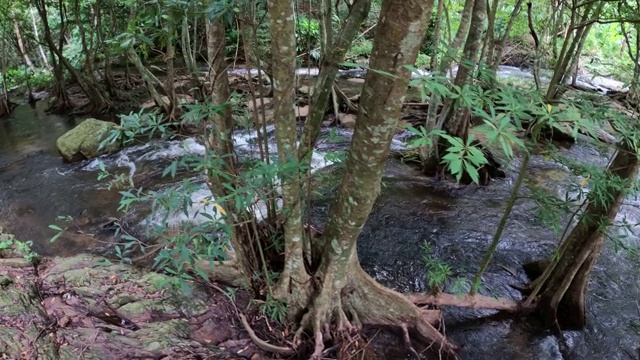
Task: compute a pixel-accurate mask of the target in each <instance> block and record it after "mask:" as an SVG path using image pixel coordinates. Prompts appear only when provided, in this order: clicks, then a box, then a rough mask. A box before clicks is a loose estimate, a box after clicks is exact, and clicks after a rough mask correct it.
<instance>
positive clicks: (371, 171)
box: [296, 0, 455, 359]
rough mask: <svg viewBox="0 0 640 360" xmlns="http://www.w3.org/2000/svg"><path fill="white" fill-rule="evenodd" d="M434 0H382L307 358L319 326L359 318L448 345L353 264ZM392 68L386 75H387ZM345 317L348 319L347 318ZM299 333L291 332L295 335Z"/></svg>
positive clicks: (343, 326)
mask: <svg viewBox="0 0 640 360" xmlns="http://www.w3.org/2000/svg"><path fill="white" fill-rule="evenodd" d="M432 9H433V1H432V0H430V1H423V0H396V1H394V0H387V1H385V2H383V4H382V10H381V14H380V21H379V22H378V26H377V29H376V37H375V40H374V45H373V52H372V55H371V63H370V67H371V68H372V69H375V70H380V72H377V71H369V72H368V73H367V77H366V80H365V84H364V88H363V92H362V97H361V100H360V106H359V111H358V121H357V123H356V127H355V130H354V134H353V138H352V141H351V145H350V147H349V151H348V154H347V159H346V173H345V175H344V176H343V178H342V182H341V185H340V187H339V190H338V192H337V198H336V200H335V203H334V204H333V205H332V206H331V208H330V211H329V214H330V215H329V219H328V220H327V224H326V228H325V231H324V234H323V236H322V238H321V239H322V240H321V241H322V246H321V248H322V253H321V256H319V259H320V263H319V264H316V266H317V270H316V277H317V278H318V279H319V284H320V285H321V289H318V290H317V293H316V294H314V296H313V298H312V303H311V304H310V306H309V307H308V312H307V313H306V314H305V315H304V316H303V320H302V328H301V329H302V330H304V329H309V330H312V331H313V335H314V338H315V351H314V354H313V357H312V358H314V359H319V358H320V357H321V355H322V351H323V348H324V330H325V329H326V326H327V324H334V325H335V327H334V328H333V332H335V336H334V338H338V339H339V338H340V334H344V333H345V332H349V331H351V330H352V328H353V327H354V326H355V327H357V326H359V325H361V324H373V325H387V326H397V327H399V328H402V329H403V330H404V331H405V332H406V333H407V336H408V329H410V330H412V331H414V332H415V334H417V335H419V336H423V337H425V338H427V339H428V340H429V341H434V342H435V343H436V345H434V346H435V347H436V348H438V346H442V349H443V350H444V351H445V352H449V351H453V350H454V349H455V346H453V345H452V344H450V343H449V342H447V340H446V339H444V337H443V335H442V334H440V333H439V332H438V331H436V330H435V329H434V328H433V327H432V326H431V325H430V324H429V323H428V321H426V320H425V318H424V313H423V312H422V311H421V310H420V309H419V308H417V307H416V306H415V305H413V304H412V303H411V302H410V301H409V300H408V299H407V298H405V297H404V296H402V295H400V294H398V293H395V292H393V291H391V290H388V289H386V288H384V287H382V286H380V285H379V284H377V283H376V282H375V280H373V279H372V278H371V277H370V276H368V275H367V274H366V273H365V272H364V271H362V269H361V268H360V265H359V262H358V255H357V251H356V241H357V238H358V235H359V234H360V232H361V230H362V227H363V226H364V223H365V221H366V220H367V218H368V216H369V213H370V212H371V209H372V207H373V204H374V202H375V200H376V198H377V196H378V194H379V192H380V180H381V177H382V172H383V169H384V164H385V163H386V160H387V155H388V152H389V147H390V145H391V140H392V138H393V134H394V132H395V128H396V125H397V122H398V118H399V116H400V110H401V108H402V104H403V100H404V97H405V95H406V91H407V84H408V81H409V78H410V72H409V70H407V69H406V67H405V65H409V64H414V63H415V60H416V57H417V54H418V50H419V48H420V45H421V44H422V39H423V37H424V34H425V27H426V24H427V23H428V18H429V17H430V16H431V11H432ZM388 74H391V75H388ZM349 319H351V320H349ZM300 334H301V332H298V334H297V336H296V338H297V339H298V340H299V339H300Z"/></svg>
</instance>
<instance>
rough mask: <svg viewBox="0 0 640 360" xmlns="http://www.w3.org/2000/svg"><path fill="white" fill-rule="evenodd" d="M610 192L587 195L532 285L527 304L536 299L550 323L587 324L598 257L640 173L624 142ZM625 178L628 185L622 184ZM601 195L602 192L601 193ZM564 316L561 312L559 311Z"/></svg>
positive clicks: (613, 169)
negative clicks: (580, 212)
mask: <svg viewBox="0 0 640 360" xmlns="http://www.w3.org/2000/svg"><path fill="white" fill-rule="evenodd" d="M607 173H608V175H607V176H608V177H609V179H611V180H610V182H609V184H611V185H612V186H610V187H609V196H608V197H606V199H605V200H604V201H602V199H595V198H594V197H593V196H590V195H588V196H587V201H588V203H587V207H586V209H585V211H584V213H583V215H582V216H581V218H580V221H579V222H578V224H577V225H576V226H575V228H573V230H572V231H571V233H570V234H569V236H567V238H566V239H565V240H564V241H563V242H562V245H561V246H560V248H559V249H558V254H559V256H558V257H554V259H553V260H551V261H549V262H548V265H547V267H546V269H545V271H544V273H543V274H542V275H541V276H540V277H538V278H537V279H536V280H535V281H534V282H533V283H532V284H531V286H530V288H531V289H533V290H532V293H531V294H530V295H529V298H528V299H527V300H526V301H525V302H524V306H525V307H526V306H528V305H529V304H531V303H534V305H536V307H537V308H538V311H539V312H540V313H542V314H543V316H544V319H545V320H546V323H547V325H549V326H552V325H553V324H556V321H559V323H560V325H561V326H563V327H566V328H583V327H584V326H585V320H586V318H585V295H586V292H587V285H588V283H589V277H590V275H591V271H592V270H593V266H594V264H595V262H596V260H597V259H598V256H599V254H600V249H601V248H602V245H603V242H604V236H605V234H606V231H607V229H608V225H609V224H610V223H611V222H612V221H613V220H614V219H615V217H616V215H617V214H618V211H619V210H620V206H621V205H622V202H623V200H624V198H625V197H626V195H627V194H628V189H629V188H630V187H631V185H632V184H633V183H634V181H635V180H636V176H637V173H638V154H637V153H636V150H635V149H634V147H633V146H631V145H629V144H628V143H627V142H624V141H623V142H622V143H621V144H619V146H618V151H617V152H616V154H615V156H614V158H613V160H612V161H611V163H610V164H609V166H608V168H607ZM620 180H622V181H624V184H625V186H622V187H619V186H617V185H613V184H620ZM601 197H602V196H601ZM560 314H561V315H562V316H559V315H560Z"/></svg>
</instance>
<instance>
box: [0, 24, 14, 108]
mask: <svg viewBox="0 0 640 360" xmlns="http://www.w3.org/2000/svg"><path fill="white" fill-rule="evenodd" d="M3 35H4V34H3ZM0 44H1V45H2V46H1V47H0V71H1V72H2V73H1V75H2V80H3V81H2V88H1V89H0V118H3V117H5V116H7V115H9V114H10V113H11V106H10V104H9V90H8V89H7V82H6V81H4V79H6V78H7V43H6V41H3V40H0Z"/></svg>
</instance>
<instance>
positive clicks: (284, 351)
mask: <svg viewBox="0 0 640 360" xmlns="http://www.w3.org/2000/svg"><path fill="white" fill-rule="evenodd" d="M238 316H239V317H240V321H242V325H243V326H244V329H245V330H246V331H247V333H249V337H250V338H251V341H253V343H254V344H256V346H257V347H259V348H260V349H262V350H264V351H267V352H270V353H276V354H280V355H283V356H291V355H293V354H295V353H296V352H295V350H294V349H292V348H290V347H283V346H276V345H271V344H269V343H268V342H266V341H264V340H262V339H260V338H259V337H258V335H256V333H255V331H253V328H251V325H249V322H248V321H247V318H246V317H245V316H244V315H243V314H238Z"/></svg>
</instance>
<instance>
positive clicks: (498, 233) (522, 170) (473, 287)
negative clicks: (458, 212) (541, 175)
mask: <svg viewBox="0 0 640 360" xmlns="http://www.w3.org/2000/svg"><path fill="white" fill-rule="evenodd" d="M529 159H530V156H529V154H528V153H527V154H526V155H525V157H524V159H523V160H522V166H521V167H520V173H518V178H517V179H516V183H515V186H514V187H513V191H512V192H511V197H510V198H509V202H508V203H507V208H506V209H505V210H504V213H503V214H502V219H500V224H499V225H498V230H496V233H495V234H494V235H493V241H492V242H491V246H489V250H488V251H487V253H486V254H485V256H484V259H483V260H482V265H480V269H479V270H478V273H477V274H476V277H475V279H473V283H472V284H471V291H469V295H475V294H476V292H478V288H479V287H480V281H481V278H482V274H483V273H484V271H485V270H486V269H487V266H489V262H490V261H491V258H492V257H493V253H494V252H495V251H496V247H498V243H499V242H500V238H501V237H502V232H503V231H504V228H505V226H506V225H507V220H509V215H511V210H512V209H513V205H514V204H515V203H516V200H517V199H518V193H519V192H520V187H521V186H522V181H523V180H524V175H525V174H526V173H527V164H529Z"/></svg>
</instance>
